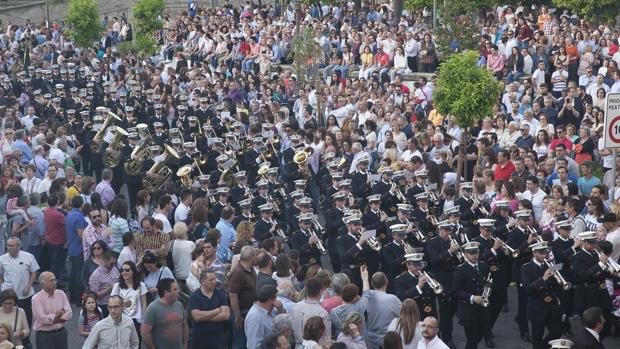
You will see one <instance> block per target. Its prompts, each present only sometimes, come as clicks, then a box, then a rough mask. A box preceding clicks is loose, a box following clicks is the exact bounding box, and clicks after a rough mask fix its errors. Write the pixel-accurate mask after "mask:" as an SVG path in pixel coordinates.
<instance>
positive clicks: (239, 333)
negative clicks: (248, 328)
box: [230, 310, 248, 349]
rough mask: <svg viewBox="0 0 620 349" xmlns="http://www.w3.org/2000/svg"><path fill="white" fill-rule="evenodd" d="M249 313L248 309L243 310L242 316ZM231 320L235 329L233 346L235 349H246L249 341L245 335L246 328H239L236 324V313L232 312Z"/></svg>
mask: <svg viewBox="0 0 620 349" xmlns="http://www.w3.org/2000/svg"><path fill="white" fill-rule="evenodd" d="M247 314H248V310H241V316H245V315H247ZM230 322H231V326H232V329H233V338H232V348H233V349H245V348H246V346H247V343H248V339H247V338H246V336H245V329H244V328H243V327H241V328H239V327H237V325H235V314H234V312H232V311H231V312H230Z"/></svg>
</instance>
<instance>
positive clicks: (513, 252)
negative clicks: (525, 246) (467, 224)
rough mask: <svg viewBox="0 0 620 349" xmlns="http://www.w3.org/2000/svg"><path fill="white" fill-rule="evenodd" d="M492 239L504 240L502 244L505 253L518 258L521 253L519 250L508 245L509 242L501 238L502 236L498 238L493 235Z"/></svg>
mask: <svg viewBox="0 0 620 349" xmlns="http://www.w3.org/2000/svg"><path fill="white" fill-rule="evenodd" d="M491 239H493V241H498V240H499V241H501V242H503V245H502V251H504V253H505V254H507V255H508V256H512V258H518V257H519V254H520V253H521V252H520V251H519V250H515V249H514V248H512V247H510V246H508V244H507V243H506V242H505V241H504V240H502V239H500V238H496V237H495V236H493V235H491Z"/></svg>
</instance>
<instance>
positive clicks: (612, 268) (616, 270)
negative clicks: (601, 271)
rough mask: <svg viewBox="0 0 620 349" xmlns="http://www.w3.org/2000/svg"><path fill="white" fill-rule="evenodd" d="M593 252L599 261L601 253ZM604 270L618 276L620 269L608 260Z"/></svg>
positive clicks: (598, 251)
mask: <svg viewBox="0 0 620 349" xmlns="http://www.w3.org/2000/svg"><path fill="white" fill-rule="evenodd" d="M595 251H596V254H597V255H598V257H599V259H600V258H601V256H603V255H604V254H603V252H601V251H600V250H595ZM605 269H606V270H607V271H609V272H610V273H611V274H613V275H614V276H620V268H618V266H617V265H616V264H614V263H612V262H610V261H609V260H608V261H607V263H605ZM558 282H559V281H558Z"/></svg>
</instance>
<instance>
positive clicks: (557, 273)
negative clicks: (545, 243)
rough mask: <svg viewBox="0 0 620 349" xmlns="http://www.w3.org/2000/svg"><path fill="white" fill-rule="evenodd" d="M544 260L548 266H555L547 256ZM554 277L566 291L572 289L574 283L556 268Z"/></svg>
mask: <svg viewBox="0 0 620 349" xmlns="http://www.w3.org/2000/svg"><path fill="white" fill-rule="evenodd" d="M597 252H598V250H597ZM544 261H545V264H546V265H547V267H548V268H551V267H553V266H554V265H555V264H554V263H553V262H551V261H549V260H548V259H547V258H545V260H544ZM553 278H554V279H555V281H557V282H558V284H559V285H560V286H562V289H563V290H564V291H568V290H570V289H571V288H572V287H573V284H572V283H570V282H568V281H566V279H564V276H562V274H561V273H560V271H559V270H556V271H554V272H553Z"/></svg>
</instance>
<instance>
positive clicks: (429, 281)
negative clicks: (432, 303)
mask: <svg viewBox="0 0 620 349" xmlns="http://www.w3.org/2000/svg"><path fill="white" fill-rule="evenodd" d="M419 277H424V278H426V283H427V284H428V286H430V288H432V289H433V292H434V293H435V294H442V293H443V286H442V285H441V284H440V283H439V282H437V280H435V279H433V278H432V277H430V276H429V275H428V273H427V272H425V271H424V270H420V271H419V272H418V278H419Z"/></svg>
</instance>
